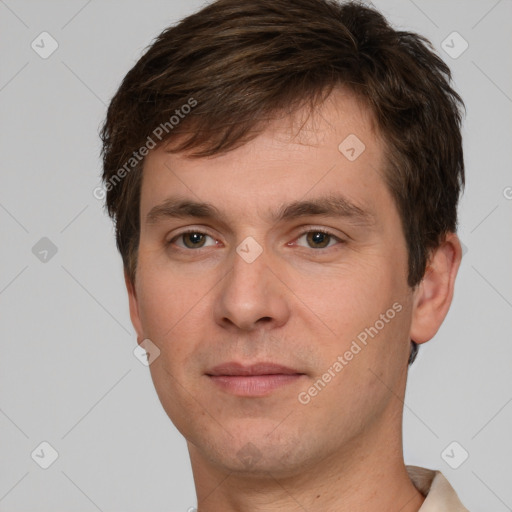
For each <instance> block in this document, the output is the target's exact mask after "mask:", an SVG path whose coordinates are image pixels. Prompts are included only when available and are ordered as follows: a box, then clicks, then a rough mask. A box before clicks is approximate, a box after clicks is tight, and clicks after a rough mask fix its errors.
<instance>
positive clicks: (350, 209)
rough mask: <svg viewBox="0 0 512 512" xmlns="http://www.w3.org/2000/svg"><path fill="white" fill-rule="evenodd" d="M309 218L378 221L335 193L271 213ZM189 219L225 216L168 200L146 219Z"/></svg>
mask: <svg viewBox="0 0 512 512" xmlns="http://www.w3.org/2000/svg"><path fill="white" fill-rule="evenodd" d="M308 216H323V217H342V218H346V219H348V220H349V221H351V222H352V223H353V224H355V225H359V226H366V227H371V226H372V225H374V224H375V220H376V219H375V216H374V215H373V214H372V213H371V212H370V211H369V210H365V209H363V208H360V207H359V206H357V205H356V204H354V203H353V202H352V201H350V200H349V199H348V198H346V197H344V196H343V195H333V194H331V195H328V196H322V197H317V198H314V199H310V200H298V201H293V202H291V203H288V204H285V205H282V206H281V207H280V208H278V209H277V210H276V211H273V212H270V215H269V219H270V221H271V222H273V223H277V222H282V221H290V220H294V219H297V218H301V217H308ZM189 217H195V218H198V219H212V220H213V219H224V215H223V214H222V213H221V212H220V211H219V209H218V208H216V207H215V206H213V205H212V204H210V203H200V202H195V201H190V200H186V199H182V198H178V197H169V198H167V199H166V200H165V201H163V202H162V203H161V204H158V205H156V206H154V207H153V208H151V210H150V211H149V213H148V214H147V216H146V223H147V224H156V223H158V222H159V221H161V220H163V219H169V218H189Z"/></svg>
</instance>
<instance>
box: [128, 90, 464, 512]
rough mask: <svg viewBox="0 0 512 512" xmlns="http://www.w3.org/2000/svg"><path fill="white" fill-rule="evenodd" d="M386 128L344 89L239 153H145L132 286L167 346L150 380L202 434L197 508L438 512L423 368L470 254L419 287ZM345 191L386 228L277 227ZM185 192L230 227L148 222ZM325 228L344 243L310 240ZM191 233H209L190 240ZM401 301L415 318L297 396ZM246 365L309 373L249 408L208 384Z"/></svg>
mask: <svg viewBox="0 0 512 512" xmlns="http://www.w3.org/2000/svg"><path fill="white" fill-rule="evenodd" d="M373 126H374V123H372V118H371V115H370V114H369V112H368V111H367V110H366V109H365V108H363V107H362V106H361V105H360V104H359V102H358V101H357V100H356V99H355V98H354V97H353V96H351V95H350V94H349V93H347V92H346V91H343V90H341V89H337V90H335V91H334V92H333V93H332V94H331V95H330V96H329V97H328V98H327V100H326V101H325V102H324V103H323V104H322V105H320V106H319V107H318V108H317V109H316V110H315V113H314V115H312V116H309V117H308V116H307V115H306V111H304V110H301V111H298V112H296V113H295V114H294V115H293V116H290V115H287V116H284V117H281V118H277V119H275V120H273V121H272V122H269V123H268V125H267V126H266V128H265V129H264V131H263V132H262V133H261V134H260V135H258V136H257V137H256V138H255V139H253V140H252V141H250V142H248V143H246V144H244V145H242V146H241V147H239V148H237V149H234V150H232V151H229V152H227V153H225V154H222V155H217V156H214V157H208V158H200V159H192V158H189V157H188V156H187V154H183V153H177V154H171V153H169V152H166V151H165V148H164V147H159V148H156V149H154V150H152V151H151V152H150V153H149V155H148V156H147V159H146V161H145V165H144V171H143V172H144V175H143V184H142V191H141V206H140V213H141V233H140V246H139V253H138V265H137V270H136V279H135V283H131V282H130V280H129V279H128V277H127V278H126V284H127V289H128V294H129V302H130V314H131V318H132V322H133V325H134V327H135V330H136V332H137V336H138V340H139V342H141V341H142V340H144V339H146V338H149V339H150V340H151V341H152V342H153V343H154V344H155V345H156V346H157V347H158V348H159V349H160V351H161V352H160V355H159V357H157V358H156V359H155V360H154V362H153V363H152V364H151V365H150V371H151V376H152V379H153V382H154V385H155V388H156V391H157V393H158V396H159V398H160V401H161V403H162V405H163V407H164V409H165V411H166V412H167V414H168V416H169V417H170V419H171V420H172V421H173V423H174V424H175V425H176V427H177V428H178V429H179V431H180V432H181V433H182V434H183V435H184V437H185V438H186V440H187V444H188V448H189V453H190V457H191V463H192V469H193V474H194V481H195V486H196V491H197V495H198V510H199V512H210V511H218V510H223V511H226V512H230V511H251V512H258V511H266V512H268V511H273V510H279V511H295V510H308V511H326V510H336V511H339V512H345V511H347V512H348V511H354V510H366V511H367V512H372V511H377V510H378V511H382V510H400V511H401V512H412V511H417V510H418V509H419V508H420V506H421V504H422V502H423V500H424V497H423V496H422V495H421V494H420V493H419V492H418V491H417V490H416V489H415V487H414V486H413V484H412V482H411V481H410V479H409V478H408V476H407V473H406V469H405V466H404V461H403V453H402V430H401V429H402V414H403V397H404V394H405V385H406V378H407V368H408V366H407V359H408V356H409V350H410V340H411V339H414V340H415V341H416V342H418V343H423V342H426V341H428V340H429V339H431V338H432V337H433V336H434V335H435V333H436V332H437V330H438V329H439V327H440V325H441V323H442V321H443V319H444V318H445V315H446V313H447V312H448V309H449V306H450V303H451V300H452V295H453V286H454V280H455V276H456V273H457V270H458V266H459V263H460V259H461V247H460V243H459V241H458V238H457V236H456V235H455V234H453V233H449V234H447V236H446V239H445V241H444V243H443V244H441V246H440V247H439V248H438V249H437V250H436V251H435V252H434V253H433V254H432V256H431V259H430V262H429V266H428V269H427V272H426V274H425V277H424V279H423V281H422V282H421V283H420V285H418V286H417V287H415V288H414V289H411V288H410V287H409V286H408V285H407V270H408V267H407V247H406V243H405V238H404V234H403V231H402V227H401V222H400V218H399V215H398V211H397V208H396V205H395V204H394V201H393V199H392V197H391V195H390V193H389V191H388V190H387V188H386V185H385V183H384V179H383V171H384V168H385V165H386V162H385V159H384V147H385V146H384V142H383V141H382V139H381V137H380V136H379V134H378V133H377V131H376V130H375V129H374V127H373ZM349 134H356V135H357V137H358V138H359V139H360V140H361V141H363V143H364V144H365V146H366V149H365V150H364V151H363V152H362V154H360V156H359V157H358V158H357V159H355V160H354V161H349V160H348V159H347V158H346V157H345V156H344V155H343V154H342V153H341V152H340V151H339V150H338V146H339V144H340V143H341V142H342V141H343V140H344V139H345V138H346V137H347V136H348V135H349ZM333 192H337V193H342V194H343V195H344V196H345V197H346V198H348V199H349V200H350V201H351V202H352V203H353V204H355V205H357V206H358V207H359V208H360V209H362V210H365V211H367V212H369V213H370V214H371V215H372V216H373V217H372V219H373V221H372V222H369V223H366V224H365V223H362V222H358V221H357V219H353V218H347V217H344V216H341V217H340V216H322V215H307V216H304V217H299V218H293V219H288V220H284V221H279V222H276V221H275V220H273V219H272V218H271V217H270V212H272V211H275V210H277V209H278V208H280V207H282V205H284V204H288V203H290V202H292V201H296V200H309V199H314V198H318V197H322V196H325V195H326V194H331V193H333ZM177 195H178V196H180V197H181V198H185V199H188V200H190V201H196V202H206V203H210V204H212V205H214V206H215V207H216V208H218V210H219V211H220V213H221V215H222V216H221V217H215V218H206V219H205V218H197V217H185V218H173V217H166V216H160V217H158V219H155V221H154V222H148V221H147V215H148V213H149V212H150V211H151V210H152V209H153V208H154V207H155V206H157V205H159V204H161V203H163V202H164V201H165V200H166V199H167V198H168V197H170V196H177ZM319 228H321V229H325V230H328V231H329V232H330V233H332V237H328V236H327V237H326V238H322V235H316V238H313V239H312V238H311V235H312V234H314V233H316V232H317V231H318V229H319ZM185 229H191V230H192V231H194V232H196V233H204V234H206V235H208V236H206V237H201V236H200V235H199V237H198V236H197V235H196V236H195V237H194V236H192V237H191V236H190V235H189V236H181V237H179V236H178V235H179V234H182V233H183V231H184V230H185ZM315 229H316V231H315ZM311 232H313V233H311ZM308 233H310V235H309V237H308ZM247 237H252V238H253V239H254V240H255V241H257V243H258V244H259V246H260V247H261V249H262V253H261V254H260V255H259V256H258V257H257V258H256V259H255V260H254V261H253V262H251V263H248V262H247V261H246V260H245V259H244V258H242V257H241V255H240V254H239V253H237V251H236V249H237V247H238V246H240V244H241V243H242V242H243V241H244V240H245V239H246V238H247ZM198 240H199V242H198ZM319 240H320V242H319ZM340 240H341V241H342V242H340ZM186 243H187V244H188V245H185V244H186ZM201 244H203V246H202V247H201ZM324 245H326V246H324ZM189 247H192V248H189ZM197 247H199V248H197ZM242 247H243V245H242ZM251 247H252V246H251ZM253 250H254V248H250V249H249V252H250V251H253ZM252 254H254V252H253V253H252ZM395 303H398V304H399V305H400V306H401V310H400V312H398V313H396V315H394V318H393V319H391V320H389V321H388V322H387V323H385V325H384V327H383V328H382V329H380V330H379V331H378V334H377V335H376V336H375V337H373V338H368V343H367V345H365V346H362V345H361V344H360V345H361V350H360V351H359V352H358V353H357V354H356V355H354V356H353V358H352V359H351V360H350V361H346V360H345V359H344V360H345V361H346V363H347V364H346V365H344V366H343V369H342V370H341V371H339V372H334V373H335V377H333V378H332V379H331V380H330V382H329V383H328V384H326V385H325V387H323V388H322V389H321V391H320V392H318V393H317V394H316V395H315V396H313V397H311V400H310V401H309V402H308V403H307V404H303V403H301V402H300V401H299V400H298V395H299V393H301V392H304V391H307V390H308V389H309V388H311V386H312V385H313V384H314V383H315V382H317V381H318V379H319V378H322V375H324V374H325V373H326V372H327V370H328V369H329V368H332V367H333V364H334V363H335V361H337V360H338V359H337V358H338V356H343V354H345V353H346V351H347V350H349V349H350V347H351V344H352V343H353V341H354V340H356V339H357V336H358V334H360V333H361V332H363V331H364V330H365V328H368V327H370V326H374V325H375V324H376V321H377V320H379V318H382V317H381V316H380V315H382V314H386V311H388V310H389V309H390V308H391V307H392V305H393V304H395ZM230 361H238V362H242V363H244V364H250V363H253V362H260V361H271V362H274V363H278V364H282V365H285V366H287V367H290V368H293V369H295V370H297V371H298V372H300V373H302V374H303V375H302V376H300V377H299V378H297V379H294V380H293V381H292V382H291V383H289V384H287V385H285V386H282V387H279V388H277V389H274V390H273V391H271V392H270V393H268V394H267V395H265V396H258V397H254V396H250V397H247V396H235V395H234V394H232V393H230V392H227V391H225V390H224V389H221V388H219V386H217V385H216V384H215V383H213V382H212V379H211V378H210V377H209V376H208V375H206V372H207V371H208V370H209V369H211V368H212V367H213V366H215V365H218V364H220V363H225V362H230ZM247 451H249V453H252V454H253V458H252V460H248V459H247V458H244V457H243V456H242V454H244V453H247Z"/></svg>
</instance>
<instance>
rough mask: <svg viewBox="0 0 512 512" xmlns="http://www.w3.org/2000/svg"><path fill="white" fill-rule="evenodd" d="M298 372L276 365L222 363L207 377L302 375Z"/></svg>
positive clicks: (211, 370)
mask: <svg viewBox="0 0 512 512" xmlns="http://www.w3.org/2000/svg"><path fill="white" fill-rule="evenodd" d="M301 373H302V372H299V371H297V370H294V369H293V368H288V367H287V366H283V365H280V364H275V363H267V362H262V363H254V364H251V365H244V364H241V363H236V362H231V363H222V364H219V365H217V366H215V367H213V368H211V369H210V370H208V371H207V372H206V375H211V376H219V375H230V376H235V375H241V376H249V375H280V374H284V375H296V374H301Z"/></svg>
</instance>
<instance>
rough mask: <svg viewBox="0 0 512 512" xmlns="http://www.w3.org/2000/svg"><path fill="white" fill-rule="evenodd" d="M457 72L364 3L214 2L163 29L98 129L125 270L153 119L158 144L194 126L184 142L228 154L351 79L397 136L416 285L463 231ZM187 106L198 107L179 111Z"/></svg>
mask: <svg viewBox="0 0 512 512" xmlns="http://www.w3.org/2000/svg"><path fill="white" fill-rule="evenodd" d="M450 80H451V75H450V70H449V68H448V67H447V66H446V64H445V63H444V62H443V61H442V60H441V59H440V58H439V57H438V56H437V55H436V54H435V53H434V51H433V50H432V47H431V45H430V43H429V42H428V41H427V40H426V39H424V38H423V37H421V36H419V35H417V34H413V33H410V32H404V31H397V30H394V29H393V28H392V27H391V26H390V25H389V24H388V23H387V21H386V20H385V18H384V17H383V16H382V15H381V14H380V13H379V12H378V11H376V10H374V9H372V8H369V7H367V6H364V5H361V4H358V3H355V2H346V3H338V2H336V1H334V0H244V1H242V2H241V1H240V0H218V1H216V2H213V3H212V4H210V5H208V6H206V7H205V8H203V9H202V10H201V11H199V12H197V13H196V14H193V15H191V16H189V17H187V18H185V19H184V20H182V21H181V22H180V23H179V24H177V25H176V26H173V27H170V28H168V29H166V30H165V31H164V32H162V34H160V36H158V37H157V38H156V40H155V41H154V42H153V43H152V45H151V46H150V47H149V49H148V50H147V51H146V52H145V54H144V55H143V56H142V57H141V58H140V60H139V61H138V62H137V63H136V64H135V66H134V67H133V68H132V69H131V70H130V71H129V73H128V74H127V75H126V77H125V78H124V80H123V82H122V84H121V86H120V87H119V90H118V91H117V93H116V95H115V96H114V98H113V99H112V102H111V104H110V106H109V108H108V114H107V117H106V120H105V123H104V126H103V128H102V132H101V136H102V141H103V151H102V154H103V163H104V172H103V180H104V183H105V185H106V186H107V194H106V205H107V208H108V212H109V214H110V215H111V216H112V217H113V219H114V220H115V222H116V241H117V246H118V248H119V251H120V253H121V255H122V258H123V263H124V267H125V270H126V272H127V273H128V276H129V278H130V279H131V280H132V282H133V281H134V280H135V274H136V266H137V249H138V243H139V230H140V225H139V223H140V219H139V215H140V212H139V207H140V188H141V176H142V165H143V159H142V158H140V153H141V150H142V148H144V147H145V145H147V143H148V141H149V140H150V139H151V140H152V141H153V142H155V141H154V140H153V139H154V138H155V137H154V136H153V135H154V133H155V129H156V128H157V127H159V126H164V127H167V128H166V130H165V131H166V133H165V135H164V136H163V137H162V138H161V140H159V141H158V143H162V142H169V141H170V140H171V139H176V138H177V136H178V135H184V137H180V138H179V144H177V145H176V146H175V147H174V151H185V150H187V151H189V153H190V155H191V156H194V157H202V156H208V155H214V154H220V153H223V152H226V151H229V150H231V149H234V148H236V147H238V146H240V145H242V144H244V143H246V142H247V141H249V140H251V139H252V138H254V137H255V136H256V135H257V134H258V130H259V128H258V127H260V126H263V125H262V124H261V123H262V122H263V121H264V120H268V119H270V118H271V117H272V115H275V113H276V112H278V111H282V110H285V111H288V112H292V111H293V110H294V109H296V108H298V107H299V106H301V105H302V104H304V103H305V102H308V103H309V104H310V105H311V107H312V108H313V107H314V106H315V105H318V103H319V102H321V101H323V100H324V99H325V98H326V97H327V95H328V93H329V92H330V91H331V90H332V89H333V87H336V86H343V87H346V88H348V89H350V90H351V91H352V92H354V93H355V94H356V95H357V97H358V98H360V99H361V101H362V102H363V103H364V104H365V105H367V106H368V107H369V108H370V110H371V112H372V113H373V116H374V119H375V121H376V123H377V126H378V129H379V132H380V134H381V135H382V136H383V138H384V140H385V141H386V143H387V160H388V164H389V165H388V169H386V180H387V185H388V188H389V190H390V192H391V193H392V195H393V197H394V199H395V201H396V204H397V207H398V211H399V214H400V217H401V221H402V227H403V230H404V235H405V239H406V242H407V247H408V252H409V269H408V272H409V273H408V284H409V285H410V286H411V287H414V286H416V285H417V284H418V283H419V282H420V281H421V279H422V278H423V276H424V273H425V270H426V266H427V263H428V257H429V253H430V251H431V250H432V249H433V248H436V247H438V246H439V244H440V243H441V241H442V239H443V237H444V236H445V234H446V233H448V232H455V231H456V227H457V203H458V199H459V194H460V191H461V188H462V187H463V186H464V163H463V153H462V140H461V133H460V123H461V109H462V107H463V103H462V100H461V98H460V97H459V95H458V94H457V93H456V92H455V91H454V90H453V89H452V88H451V86H450ZM191 100H192V101H191ZM193 102H195V103H193ZM187 104H188V105H189V106H191V105H194V108H193V109H192V108H188V109H184V110H179V109H181V108H182V106H184V105H187ZM177 109H178V110H179V111H178V110H177ZM180 112H181V114H183V115H179V113H180ZM185 112H187V114H186V115H185ZM178 115H179V121H178V122H177V123H176V122H171V121H170V120H171V118H172V117H173V116H174V117H175V118H176V119H177V116H178ZM159 133H160V132H159ZM162 133H163V131H162ZM134 156H137V159H135V158H134ZM129 161H132V162H131V164H132V165H131V167H132V168H133V170H131V169H130V166H129V167H127V162H129ZM123 169H124V172H121V170H123ZM116 178H117V179H116Z"/></svg>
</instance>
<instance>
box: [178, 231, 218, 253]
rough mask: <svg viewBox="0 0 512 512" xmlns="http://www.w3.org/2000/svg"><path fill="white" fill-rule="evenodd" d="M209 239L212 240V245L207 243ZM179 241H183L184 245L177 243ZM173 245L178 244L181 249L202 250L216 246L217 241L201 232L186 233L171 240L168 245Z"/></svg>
mask: <svg viewBox="0 0 512 512" xmlns="http://www.w3.org/2000/svg"><path fill="white" fill-rule="evenodd" d="M208 238H210V239H211V240H212V242H211V243H207V239H208ZM178 241H181V242H182V244H179V243H177V242H178ZM172 244H176V245H177V246H178V247H180V248H181V249H201V248H203V247H209V246H212V245H216V244H217V241H216V240H214V239H213V238H212V237H211V236H210V235H207V234H206V233H201V232H200V231H186V232H183V233H180V234H179V235H176V236H175V237H174V238H172V239H171V240H169V242H168V245H172Z"/></svg>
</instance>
